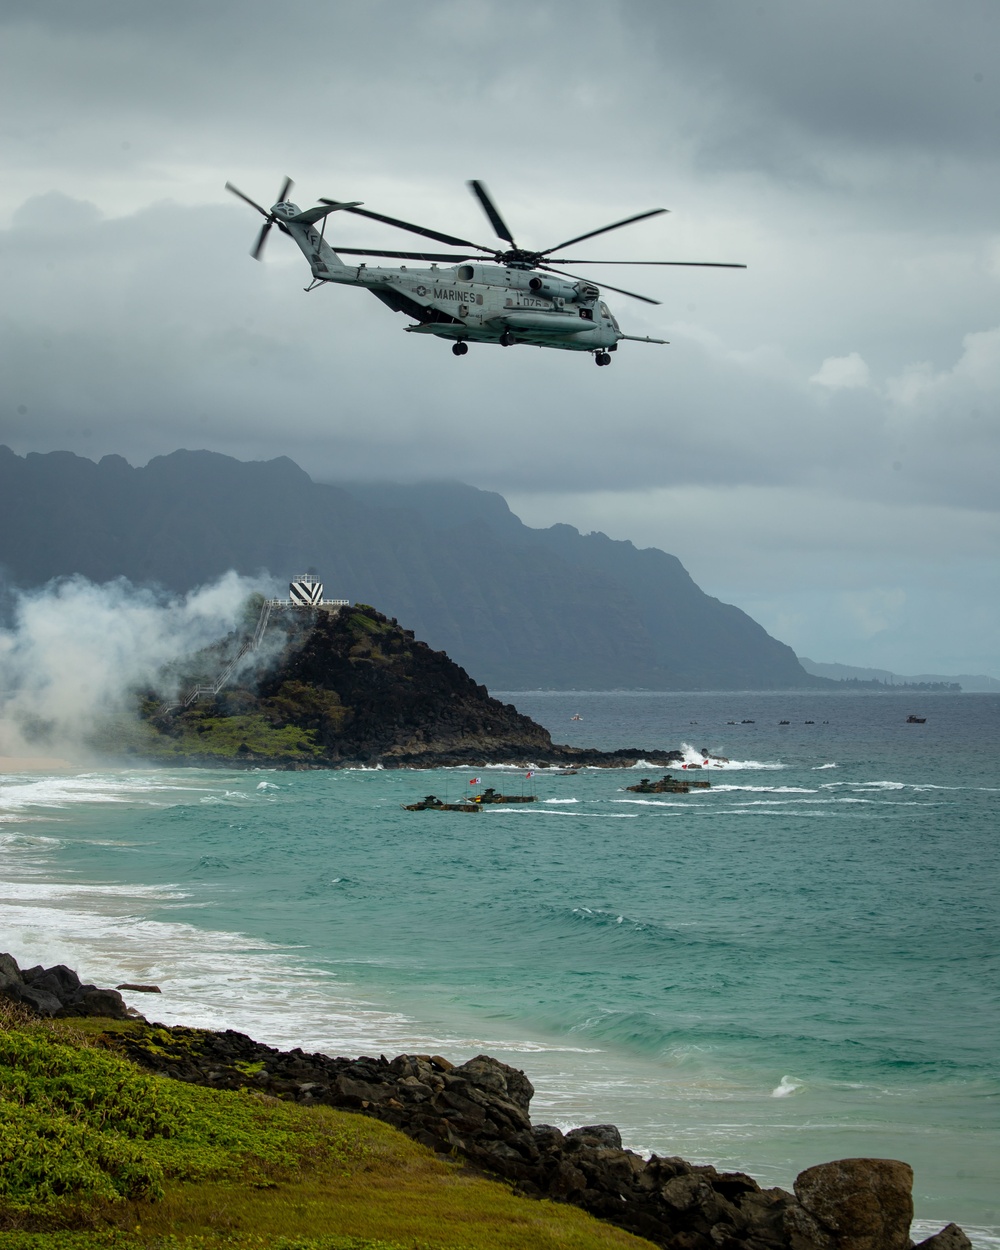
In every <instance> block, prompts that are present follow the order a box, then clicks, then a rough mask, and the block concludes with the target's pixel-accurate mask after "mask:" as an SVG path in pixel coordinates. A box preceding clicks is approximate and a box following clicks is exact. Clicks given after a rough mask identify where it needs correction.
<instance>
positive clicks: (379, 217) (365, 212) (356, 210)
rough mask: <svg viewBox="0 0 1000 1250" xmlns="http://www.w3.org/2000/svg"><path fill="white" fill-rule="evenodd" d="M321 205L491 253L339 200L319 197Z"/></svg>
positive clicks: (488, 249)
mask: <svg viewBox="0 0 1000 1250" xmlns="http://www.w3.org/2000/svg"><path fill="white" fill-rule="evenodd" d="M319 202H320V203H321V204H334V205H336V206H337V207H338V208H343V210H344V212H345V213H354V214H356V215H357V216H358V217H368V218H370V219H371V220H372V221H382V222H384V223H385V224H386V225H387V226H398V227H399V229H400V230H409V232H410V233H411V234H422V235H423V236H424V238H425V239H437V241H438V242H439V243H450V244H451V245H452V246H453V247H474V248H476V250H477V251H480V252H493V251H494V249H493V248H491V247H483V246H482V244H480V243H472V242H470V241H469V240H468V239H459V238H456V236H455V235H453V234H443V233H442V232H441V231H440V230H429V229H428V228H427V227H426V226H415V225H414V224H413V222H412V221H401V220H400V219H399V218H398V217H386V216H385V215H384V214H383V213H373V212H371V211H369V210H368V209H367V208H351V207H350V206H349V205H347V204H344V203H342V201H340V200H328V199H325V198H324V197H323V196H320V201H319Z"/></svg>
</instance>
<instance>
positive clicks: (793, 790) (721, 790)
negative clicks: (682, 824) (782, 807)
mask: <svg viewBox="0 0 1000 1250" xmlns="http://www.w3.org/2000/svg"><path fill="white" fill-rule="evenodd" d="M712 789H713V790H714V791H715V793H716V794H729V793H731V792H733V791H746V792H747V793H750V794H818V793H819V791H818V790H812V789H810V788H809V787H808V786H736V785H721V786H718V785H715V786H713V787H712Z"/></svg>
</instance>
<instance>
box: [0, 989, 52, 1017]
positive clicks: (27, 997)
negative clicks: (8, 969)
mask: <svg viewBox="0 0 1000 1250" xmlns="http://www.w3.org/2000/svg"><path fill="white" fill-rule="evenodd" d="M3 993H4V995H5V996H6V997H7V998H10V999H12V1000H13V1001H14V1002H15V1003H23V1004H24V1006H25V1007H30V1008H31V1010H32V1011H35V1012H37V1013H38V1014H39V1015H40V1016H54V1015H55V1014H56V1012H57V1011H59V1010H60V1009H61V1007H62V1003H61V1002H60V1000H59V999H58V998H56V996H55V994H50V993H49V992H48V990H43V989H37V988H36V987H35V986H34V985H22V984H21V982H20V981H11V982H10V983H9V984H8V985H5V986H4V988H3Z"/></svg>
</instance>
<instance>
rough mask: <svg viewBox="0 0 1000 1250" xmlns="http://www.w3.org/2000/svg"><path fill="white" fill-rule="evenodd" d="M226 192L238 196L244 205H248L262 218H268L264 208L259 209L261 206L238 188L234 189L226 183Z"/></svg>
mask: <svg viewBox="0 0 1000 1250" xmlns="http://www.w3.org/2000/svg"><path fill="white" fill-rule="evenodd" d="M226 190H227V191H231V192H232V193H233V195H237V196H239V198H240V199H241V200H243V201H244V202H245V203H247V204H249V205H250V207H251V208H255V209H256V210H257V212H258V213H260V215H261V216H262V217H269V216H270V214H269V213H268V211H267V209H266V208H261V206H260V205H259V204H258V203H257V201H256V200H252V199H251V198H250V197H249V195H244V193H243V192H242V191H241V190H240V189H239V187H234V186H233V184H232V183H231V182H227V183H226Z"/></svg>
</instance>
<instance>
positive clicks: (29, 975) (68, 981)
mask: <svg viewBox="0 0 1000 1250" xmlns="http://www.w3.org/2000/svg"><path fill="white" fill-rule="evenodd" d="M0 997H3V998H6V999H8V1000H9V1001H10V1002H14V1003H20V1004H21V1006H22V1007H26V1008H27V1009H28V1011H30V1012H31V1014H32V1015H38V1016H56V1017H58V1018H60V1019H62V1018H65V1017H67V1016H105V1017H107V1018H109V1019H111V1020H128V1019H132V1018H138V1019H141V1018H142V1017H141V1016H139V1015H138V1013H137V1012H134V1011H130V1009H129V1008H128V1007H126V1005H125V1000H124V999H123V998H122V996H121V994H119V993H118V991H117V990H102V989H98V988H97V986H96V985H84V984H83V983H82V982H81V980H80V978H79V977H78V976H77V974H76V973H75V972H74V971H73V970H72V968H67V967H66V965H65V964H56V965H55V966H54V967H52V968H43V967H42V966H41V964H37V965H36V966H35V967H34V968H25V969H23V970H22V969H21V968H19V967H18V965H17V960H16V959H15V958H14V956H13V955H6V954H0Z"/></svg>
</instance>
